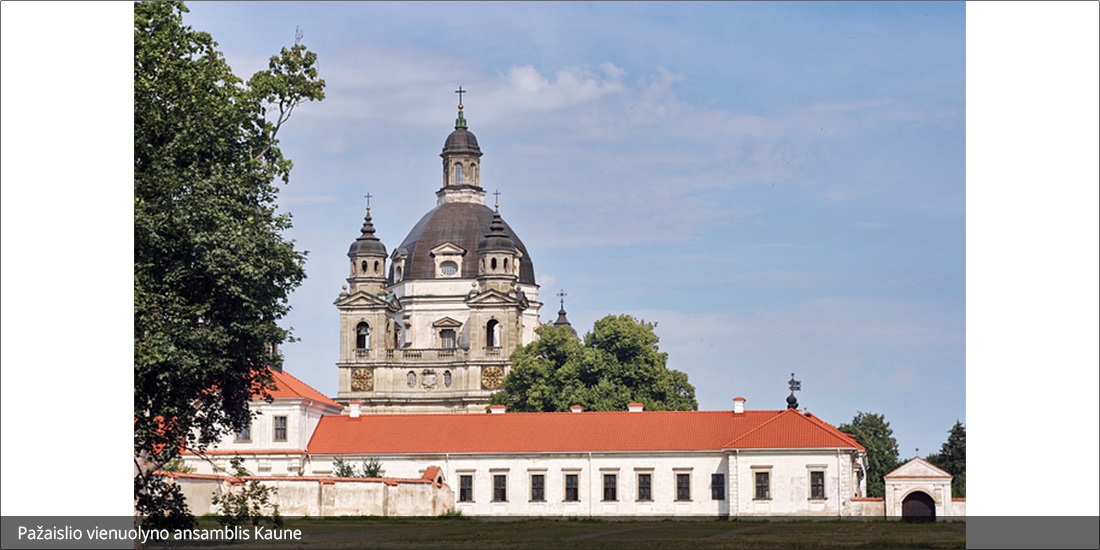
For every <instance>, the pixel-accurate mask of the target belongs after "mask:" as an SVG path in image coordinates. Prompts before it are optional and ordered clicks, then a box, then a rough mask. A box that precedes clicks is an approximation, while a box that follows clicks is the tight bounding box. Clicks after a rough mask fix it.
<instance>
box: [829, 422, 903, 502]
mask: <svg viewBox="0 0 1100 550" xmlns="http://www.w3.org/2000/svg"><path fill="white" fill-rule="evenodd" d="M837 429H839V430H840V431H842V432H844V433H846V434H848V435H851V436H852V437H854V438H855V439H856V441H858V442H859V444H860V445H863V446H864V447H865V448H866V449H867V472H866V476H867V496H871V497H882V496H886V480H885V479H883V477H882V476H885V475H886V474H888V473H890V472H891V471H892V470H893V469H895V468H897V467H898V441H897V440H896V439H894V430H892V429H890V423H889V422H887V421H886V417H885V416H883V415H881V414H873V413H864V412H859V411H857V412H856V416H855V418H853V419H852V422H851V424H841V425H840V426H837Z"/></svg>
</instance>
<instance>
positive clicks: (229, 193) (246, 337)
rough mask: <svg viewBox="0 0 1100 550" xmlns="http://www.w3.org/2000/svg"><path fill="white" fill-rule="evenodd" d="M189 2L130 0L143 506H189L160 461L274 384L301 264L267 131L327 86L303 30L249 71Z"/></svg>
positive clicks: (211, 432)
mask: <svg viewBox="0 0 1100 550" xmlns="http://www.w3.org/2000/svg"><path fill="white" fill-rule="evenodd" d="M187 11H188V10H187V8H186V6H184V5H183V3H181V2H138V3H136V4H135V5H134V462H135V472H136V473H135V476H134V498H135V503H136V507H137V512H138V513H139V514H141V515H144V516H149V518H150V520H156V519H157V518H161V519H164V518H167V517H169V516H172V517H175V516H181V515H183V516H186V515H188V514H187V510H186V506H184V505H183V504H182V497H181V495H180V494H179V492H178V490H177V489H174V485H170V484H169V485H165V484H164V483H163V481H162V480H159V479H158V476H156V475H154V471H156V470H157V469H158V468H160V467H161V466H163V465H164V464H166V463H168V462H169V461H170V460H172V459H173V458H176V457H177V456H179V453H180V450H181V447H182V448H187V449H189V450H194V451H202V450H203V449H205V448H206V447H207V446H209V445H210V444H212V443H214V442H216V441H218V440H219V439H220V438H221V437H222V436H223V435H225V434H227V433H232V432H233V431H236V430H240V429H243V428H245V427H247V426H248V425H249V422H250V418H249V409H248V402H249V400H250V399H251V397H252V396H253V395H254V394H259V395H263V396H267V388H268V387H269V385H270V382H271V381H270V375H269V373H268V370H267V367H268V366H269V365H271V366H278V365H279V361H280V359H279V356H278V354H277V353H275V352H274V350H273V344H275V343H278V342H282V341H285V340H286V339H287V338H288V333H287V332H286V331H285V330H284V329H282V328H280V327H279V326H278V325H277V324H276V321H277V320H279V319H280V318H282V317H283V316H284V315H285V314H286V313H287V311H288V309H289V307H288V305H287V297H288V295H289V293H290V292H291V290H293V289H294V288H295V287H297V286H298V285H299V284H300V283H301V281H302V279H303V278H304V277H305V272H304V270H303V263H304V259H305V258H304V253H301V252H299V251H296V250H295V249H294V246H293V243H292V242H289V241H287V240H285V239H284V238H283V237H282V233H283V231H285V230H286V229H287V228H289V227H290V218H289V216H288V215H286V214H278V213H276V204H275V199H276V196H277V193H278V187H277V186H276V182H277V181H280V180H281V181H282V182H284V183H285V182H286V181H288V178H289V174H290V169H291V162H290V160H288V159H286V158H284V157H283V154H282V153H281V152H280V150H279V147H278V141H277V140H276V138H275V136H276V133H277V132H278V130H279V128H280V127H281V126H282V124H283V123H284V122H285V121H286V120H287V119H288V118H289V117H290V114H291V112H292V111H293V110H294V108H295V107H296V106H297V105H299V104H300V103H302V102H304V101H307V100H308V101H313V100H320V99H323V98H324V92H323V88H324V81H323V80H320V79H319V78H318V77H317V70H316V68H315V64H316V55H315V54H313V53H312V52H310V51H309V50H307V49H306V48H305V46H303V45H302V44H300V43H299V40H300V38H301V36H300V35H298V36H296V37H295V44H294V46H293V47H290V48H284V49H283V50H282V52H280V53H279V55H277V56H274V57H272V58H271V61H270V64H269V66H268V69H267V70H264V71H260V72H258V73H256V74H255V75H254V76H253V77H252V78H251V79H250V80H249V81H248V82H247V83H245V82H243V81H242V80H241V79H239V78H237V77H236V76H235V75H234V74H233V72H232V70H231V69H230V67H229V65H228V64H227V63H226V61H225V59H224V58H223V57H222V55H221V53H219V52H218V50H217V49H216V48H217V43H216V42H214V40H213V39H212V38H211V36H210V35H209V34H207V33H204V32H197V31H194V30H192V29H191V28H190V27H188V26H185V25H184V24H183V14H184V13H185V12H187Z"/></svg>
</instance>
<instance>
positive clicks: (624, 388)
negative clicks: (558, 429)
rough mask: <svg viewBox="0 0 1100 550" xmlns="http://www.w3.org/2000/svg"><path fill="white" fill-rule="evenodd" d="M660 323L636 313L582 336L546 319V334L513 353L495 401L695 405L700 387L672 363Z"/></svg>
mask: <svg viewBox="0 0 1100 550" xmlns="http://www.w3.org/2000/svg"><path fill="white" fill-rule="evenodd" d="M654 326H655V325H654V324H652V323H647V322H645V321H641V320H638V319H635V318H633V317H631V316H629V315H617V316H616V315H609V316H607V317H604V318H603V319H600V320H599V321H596V323H595V325H594V326H593V327H592V331H591V332H589V333H588V334H586V335H585V336H584V341H583V342H581V341H580V340H578V339H577V337H576V336H574V335H573V334H572V333H571V332H570V331H569V330H568V328H566V327H554V326H552V325H543V326H541V327H539V328H537V329H535V330H536V332H538V334H539V339H538V340H537V341H535V342H532V343H530V344H528V345H526V346H524V347H522V348H520V349H518V350H516V351H515V352H514V353H512V356H511V362H512V367H511V371H510V372H509V374H508V376H507V377H506V378H505V379H504V385H503V387H502V389H501V391H499V392H497V393H495V394H493V397H492V402H493V403H494V404H499V405H506V406H507V407H508V408H509V410H512V411H523V412H549V411H566V410H569V407H570V406H572V405H581V406H583V407H584V408H585V409H586V410H593V411H623V410H626V406H627V404H628V403H630V402H632V401H637V402H641V403H644V404H645V406H646V408H647V409H649V410H658V411H659V410H695V409H698V408H699V404H698V403H697V402H696V401H695V388H694V387H693V386H692V385H691V384H690V383H688V378H687V375H686V374H684V373H683V372H680V371H677V370H672V369H669V368H668V367H666V366H665V363H666V361H667V360H668V354H667V353H664V352H661V351H659V350H658V349H657V340H658V338H657V335H656V334H655V333H654V332H653V328H654Z"/></svg>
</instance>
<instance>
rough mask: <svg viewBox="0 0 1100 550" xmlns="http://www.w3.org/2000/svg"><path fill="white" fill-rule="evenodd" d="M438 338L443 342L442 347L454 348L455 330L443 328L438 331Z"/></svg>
mask: <svg viewBox="0 0 1100 550" xmlns="http://www.w3.org/2000/svg"><path fill="white" fill-rule="evenodd" d="M439 339H440V340H441V341H442V343H443V349H455V331H454V330H452V329H443V330H441V331H439Z"/></svg>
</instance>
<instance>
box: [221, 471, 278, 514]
mask: <svg viewBox="0 0 1100 550" xmlns="http://www.w3.org/2000/svg"><path fill="white" fill-rule="evenodd" d="M230 468H231V469H232V470H233V477H237V478H246V477H248V476H250V475H252V474H251V473H249V471H248V470H246V469H245V468H244V466H243V465H242V461H241V457H239V456H235V457H233V459H232V460H231V461H230ZM276 493H278V489H276V488H274V487H268V486H267V485H264V484H263V483H260V482H259V481H257V480H255V479H251V480H248V481H247V482H245V483H244V484H242V485H240V486H239V487H234V488H230V489H228V490H227V491H226V492H225V493H223V494H215V495H214V498H213V502H214V504H216V505H218V506H220V507H221V511H220V514H219V516H218V521H219V522H220V523H221V524H222V525H245V524H252V525H259V524H260V523H261V522H265V521H270V522H272V523H273V524H275V525H282V524H283V520H282V517H281V516H280V515H279V505H278V504H276V503H274V502H272V499H273V498H274V497H275V494H276Z"/></svg>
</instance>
